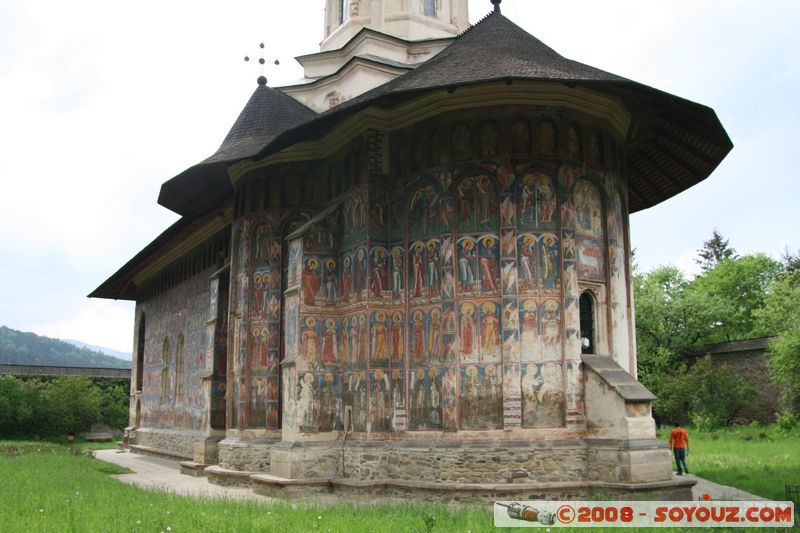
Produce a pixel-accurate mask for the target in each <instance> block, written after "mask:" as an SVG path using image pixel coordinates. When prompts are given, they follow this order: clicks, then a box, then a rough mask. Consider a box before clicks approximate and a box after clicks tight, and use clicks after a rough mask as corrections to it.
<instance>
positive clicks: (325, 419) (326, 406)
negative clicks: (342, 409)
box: [319, 372, 339, 429]
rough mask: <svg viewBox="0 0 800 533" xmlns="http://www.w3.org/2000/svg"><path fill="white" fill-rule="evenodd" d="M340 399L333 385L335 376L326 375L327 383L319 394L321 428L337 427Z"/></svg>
mask: <svg viewBox="0 0 800 533" xmlns="http://www.w3.org/2000/svg"><path fill="white" fill-rule="evenodd" d="M338 402H339V399H338V398H337V397H336V392H335V391H334V384H333V374H332V373H330V372H328V373H327V374H325V381H324V383H323V384H322V390H321V391H320V393H319V403H320V421H319V426H320V428H324V429H333V428H334V427H335V426H336V414H337V413H338V411H339V409H338Z"/></svg>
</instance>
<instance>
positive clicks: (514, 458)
mask: <svg viewBox="0 0 800 533" xmlns="http://www.w3.org/2000/svg"><path fill="white" fill-rule="evenodd" d="M344 456H345V461H344V463H345V477H348V478H352V479H361V480H378V479H400V480H409V481H412V480H413V481H424V482H445V483H479V482H480V483H508V482H512V481H515V482H531V481H580V480H582V479H585V469H586V447H585V446H584V445H583V444H581V443H580V442H575V441H571V442H569V443H566V442H537V443H535V444H534V443H529V442H519V443H516V442H509V443H502V444H496V443H494V444H475V443H470V444H449V443H448V444H441V443H440V444H428V443H426V444H415V443H409V444H405V443H403V444H400V443H391V444H387V443H380V444H373V443H369V444H361V443H353V444H351V443H348V444H347V446H346V447H345V452H344Z"/></svg>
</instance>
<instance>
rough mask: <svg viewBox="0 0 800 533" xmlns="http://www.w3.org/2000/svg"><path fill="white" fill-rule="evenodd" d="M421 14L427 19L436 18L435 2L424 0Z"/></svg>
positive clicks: (433, 0) (434, 0)
mask: <svg viewBox="0 0 800 533" xmlns="http://www.w3.org/2000/svg"><path fill="white" fill-rule="evenodd" d="M423 12H424V13H425V16H427V17H435V16H436V0H425V2H424V9H423Z"/></svg>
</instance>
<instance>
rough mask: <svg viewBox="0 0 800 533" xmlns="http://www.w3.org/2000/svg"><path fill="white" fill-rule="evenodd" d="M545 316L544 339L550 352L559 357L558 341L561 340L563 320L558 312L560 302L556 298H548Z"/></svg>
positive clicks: (543, 325)
mask: <svg viewBox="0 0 800 533" xmlns="http://www.w3.org/2000/svg"><path fill="white" fill-rule="evenodd" d="M544 307H545V309H544V316H543V317H542V341H543V342H544V345H545V348H546V349H547V350H548V352H549V354H550V355H551V356H552V357H553V358H554V359H556V358H558V350H557V346H558V343H559V342H560V341H561V321H560V319H559V313H558V303H557V302H556V301H555V300H548V301H547V302H546V303H545V305H544Z"/></svg>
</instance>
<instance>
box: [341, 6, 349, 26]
mask: <svg viewBox="0 0 800 533" xmlns="http://www.w3.org/2000/svg"><path fill="white" fill-rule="evenodd" d="M347 1H348V0H339V24H344V23H345V22H347V18H348V15H349V13H348V12H347Z"/></svg>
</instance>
